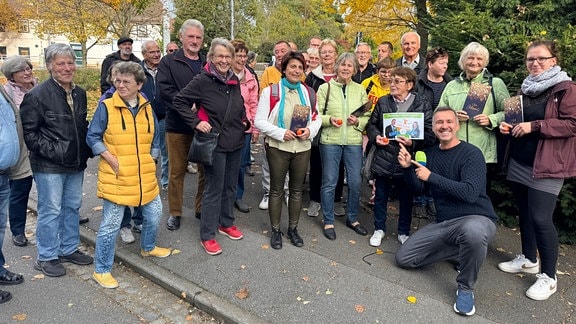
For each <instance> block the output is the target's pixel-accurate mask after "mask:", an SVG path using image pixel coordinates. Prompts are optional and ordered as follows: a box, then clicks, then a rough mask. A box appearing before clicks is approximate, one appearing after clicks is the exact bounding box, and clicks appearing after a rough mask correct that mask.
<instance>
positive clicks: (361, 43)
mask: <svg viewBox="0 0 576 324" xmlns="http://www.w3.org/2000/svg"><path fill="white" fill-rule="evenodd" d="M360 46H368V48H369V49H370V51H372V46H370V44H368V43H364V42H360V43H358V45H356V50H358V47H360Z"/></svg>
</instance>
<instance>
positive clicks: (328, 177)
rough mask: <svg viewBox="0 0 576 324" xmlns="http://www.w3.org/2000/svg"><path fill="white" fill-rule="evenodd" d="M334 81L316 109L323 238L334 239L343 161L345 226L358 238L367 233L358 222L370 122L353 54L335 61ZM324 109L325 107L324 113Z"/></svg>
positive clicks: (326, 85) (321, 91)
mask: <svg viewBox="0 0 576 324" xmlns="http://www.w3.org/2000/svg"><path fill="white" fill-rule="evenodd" d="M335 65H336V78H334V79H332V80H330V81H329V82H328V83H324V84H322V85H321V86H320V87H319V88H318V107H321V109H319V110H321V111H323V113H322V127H323V128H322V129H323V130H322V135H321V137H320V144H321V145H320V156H321V158H322V189H321V190H320V191H321V200H322V210H324V236H326V238H328V239H329V240H335V239H336V232H335V231H334V190H335V188H336V182H337V181H338V169H339V168H340V161H342V160H343V161H344V167H345V170H346V178H347V180H348V204H347V210H346V226H348V227H350V228H351V229H353V230H354V231H355V232H356V233H358V234H360V235H366V234H368V232H367V231H366V229H365V228H364V227H363V226H362V225H360V223H359V222H358V220H357V216H358V210H359V207H360V186H361V182H362V176H361V172H360V170H361V168H362V132H363V131H364V127H365V126H366V124H367V123H368V119H369V118H370V112H369V111H367V112H364V111H362V109H360V111H358V109H359V108H360V107H363V106H364V104H365V103H366V102H368V97H367V95H366V90H365V89H364V87H362V86H361V85H360V84H358V83H356V82H354V81H352V76H353V75H354V74H356V70H357V69H358V61H357V60H356V57H355V56H354V54H352V53H343V54H341V55H340V57H338V59H337V60H336V64H335ZM324 107H326V109H325V111H324Z"/></svg>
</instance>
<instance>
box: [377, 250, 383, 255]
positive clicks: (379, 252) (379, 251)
mask: <svg viewBox="0 0 576 324" xmlns="http://www.w3.org/2000/svg"><path fill="white" fill-rule="evenodd" d="M376 254H384V251H382V250H380V249H376Z"/></svg>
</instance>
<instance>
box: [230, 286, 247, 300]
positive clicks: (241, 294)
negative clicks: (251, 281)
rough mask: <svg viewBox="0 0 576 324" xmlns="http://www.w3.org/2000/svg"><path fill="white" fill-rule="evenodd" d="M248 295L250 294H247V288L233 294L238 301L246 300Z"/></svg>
mask: <svg viewBox="0 0 576 324" xmlns="http://www.w3.org/2000/svg"><path fill="white" fill-rule="evenodd" d="M249 295H250V293H249V292H248V288H247V287H243V288H241V289H240V290H238V292H237V293H235V294H234V296H236V297H237V298H238V299H246V298H248V296H249Z"/></svg>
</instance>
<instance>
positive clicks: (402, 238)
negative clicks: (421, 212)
mask: <svg viewBox="0 0 576 324" xmlns="http://www.w3.org/2000/svg"><path fill="white" fill-rule="evenodd" d="M409 237H410V236H408V235H406V234H400V235H398V242H400V244H404V242H406V240H407V239H408V238H409Z"/></svg>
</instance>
